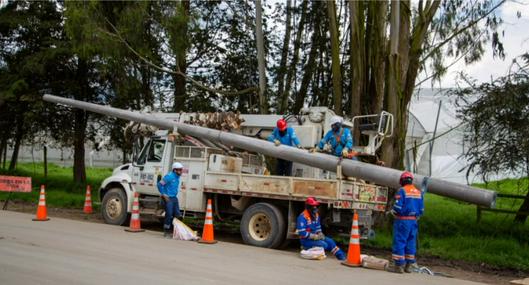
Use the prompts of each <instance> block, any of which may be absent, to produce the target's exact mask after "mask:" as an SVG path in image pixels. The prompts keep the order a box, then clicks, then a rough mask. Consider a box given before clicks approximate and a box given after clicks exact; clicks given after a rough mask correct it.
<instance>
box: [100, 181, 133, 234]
mask: <svg viewBox="0 0 529 285" xmlns="http://www.w3.org/2000/svg"><path fill="white" fill-rule="evenodd" d="M101 211H102V214H103V219H104V220H105V223H107V224H111V225H120V226H121V225H124V224H125V223H126V222H127V217H128V214H127V196H126V195H125V192H124V191H123V189H121V188H112V189H110V190H108V192H107V193H105V196H103V201H102V202H101Z"/></svg>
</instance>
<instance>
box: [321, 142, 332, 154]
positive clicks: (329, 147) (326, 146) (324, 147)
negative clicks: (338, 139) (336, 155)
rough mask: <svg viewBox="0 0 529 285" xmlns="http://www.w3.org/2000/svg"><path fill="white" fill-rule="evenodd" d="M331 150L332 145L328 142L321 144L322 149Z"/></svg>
mask: <svg viewBox="0 0 529 285" xmlns="http://www.w3.org/2000/svg"><path fill="white" fill-rule="evenodd" d="M331 150H332V146H331V145H330V144H328V143H326V144H325V145H324V146H323V151H324V152H329V151H331Z"/></svg>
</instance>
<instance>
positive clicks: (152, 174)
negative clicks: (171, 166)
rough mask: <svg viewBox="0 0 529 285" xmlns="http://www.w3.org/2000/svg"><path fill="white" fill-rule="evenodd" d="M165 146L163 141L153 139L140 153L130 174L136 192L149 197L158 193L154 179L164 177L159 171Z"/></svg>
mask: <svg viewBox="0 0 529 285" xmlns="http://www.w3.org/2000/svg"><path fill="white" fill-rule="evenodd" d="M166 144H167V143H166V140H165V139H162V138H154V139H151V140H149V142H147V144H146V145H145V147H144V148H143V150H142V151H141V153H140V156H139V157H138V160H137V161H136V164H135V165H134V168H133V174H132V181H133V184H134V187H135V188H136V190H137V191H138V192H140V193H143V194H150V195H155V194H158V193H159V192H158V189H157V187H156V183H157V180H156V178H157V177H158V175H162V176H163V175H164V173H161V171H162V161H163V158H164V152H165V151H166V147H165V146H166Z"/></svg>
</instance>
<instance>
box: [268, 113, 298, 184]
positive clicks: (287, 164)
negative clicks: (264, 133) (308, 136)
mask: <svg viewBox="0 0 529 285" xmlns="http://www.w3.org/2000/svg"><path fill="white" fill-rule="evenodd" d="M268 141H271V142H273V143H274V144H275V145H276V146H280V145H282V144H283V145H288V146H295V147H298V148H301V145H300V143H299V139H298V137H297V136H296V132H295V131H294V129H293V128H291V127H288V125H287V121H286V120H285V119H283V118H281V119H279V120H277V124H276V127H275V128H274V130H273V131H272V134H271V135H270V136H269V137H268ZM276 172H277V173H276V174H277V175H282V176H291V175H292V161H288V160H283V159H279V158H278V159H277V164H276Z"/></svg>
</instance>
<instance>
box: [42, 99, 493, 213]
mask: <svg viewBox="0 0 529 285" xmlns="http://www.w3.org/2000/svg"><path fill="white" fill-rule="evenodd" d="M43 99H44V100H45V101H48V102H53V103H58V104H64V105H67V106H71V107H75V108H79V109H83V110H87V111H91V112H94V113H99V114H104V115H108V116H113V117H117V118H120V119H125V120H130V121H134V122H139V123H144V124H148V125H152V126H156V127H159V128H162V129H169V130H176V131H178V132H179V133H181V134H185V135H190V136H193V137H197V138H203V139H207V140H210V141H214V142H219V143H222V144H224V145H228V146H235V147H238V148H241V149H244V150H247V151H254V152H258V153H261V154H264V155H268V156H272V157H276V158H281V159H286V160H290V161H294V162H297V163H301V164H306V165H309V166H313V167H317V168H321V169H325V170H329V171H336V170H337V167H338V165H341V167H342V173H343V174H344V175H346V176H350V177H356V178H360V179H363V180H366V181H371V182H374V183H376V184H379V185H384V186H388V187H393V188H398V187H400V185H399V178H400V175H401V174H402V171H400V170H396V169H391V168H387V167H382V166H377V165H373V164H368V163H363V162H359V161H353V160H342V159H340V158H338V157H335V156H332V155H327V154H320V153H308V152H307V151H306V150H301V149H297V148H293V147H289V146H284V145H280V146H277V147H276V146H274V145H273V144H272V143H270V142H268V141H264V140H260V139H256V138H250V137H245V136H242V135H237V134H233V133H228V132H224V131H219V130H214V129H208V128H204V127H198V126H193V125H188V124H183V123H178V122H175V121H171V120H167V119H158V118H156V117H154V116H153V115H151V114H144V113H140V112H133V111H128V110H122V109H117V108H113V107H109V106H101V105H97V104H93V103H87V102H83V101H78V100H73V99H67V98H63V97H57V96H53V95H44V97H43ZM423 179H424V176H422V175H415V179H414V183H415V185H416V186H418V187H420V185H421V183H422V181H423ZM428 192H431V193H434V194H437V195H440V196H445V197H449V198H453V199H456V200H459V201H463V202H468V203H472V204H477V205H481V206H485V207H490V208H494V206H495V204H496V192H494V191H489V190H484V189H479V188H474V187H470V186H467V185H463V184H459V183H454V182H448V181H444V180H441V179H436V178H431V179H430V181H429V186H428Z"/></svg>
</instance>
